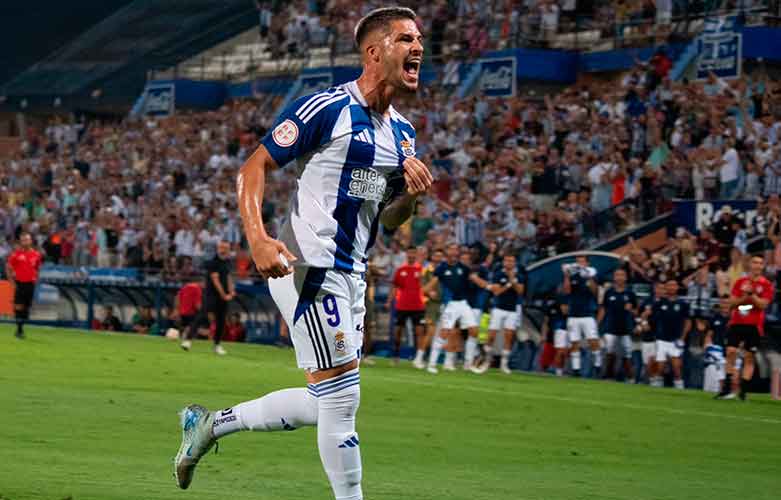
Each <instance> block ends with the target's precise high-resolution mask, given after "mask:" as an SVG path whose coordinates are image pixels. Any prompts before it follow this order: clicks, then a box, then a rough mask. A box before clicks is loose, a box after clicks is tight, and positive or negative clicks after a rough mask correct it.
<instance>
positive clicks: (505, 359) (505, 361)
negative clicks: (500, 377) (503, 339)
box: [502, 349, 510, 367]
mask: <svg viewBox="0 0 781 500" xmlns="http://www.w3.org/2000/svg"><path fill="white" fill-rule="evenodd" d="M502 366H507V367H509V366H510V351H508V350H507V349H504V350H502Z"/></svg>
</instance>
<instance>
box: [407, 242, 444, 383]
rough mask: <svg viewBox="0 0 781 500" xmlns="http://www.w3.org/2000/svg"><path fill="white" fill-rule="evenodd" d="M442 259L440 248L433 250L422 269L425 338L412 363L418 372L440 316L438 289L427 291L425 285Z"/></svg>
mask: <svg viewBox="0 0 781 500" xmlns="http://www.w3.org/2000/svg"><path fill="white" fill-rule="evenodd" d="M444 258H445V252H444V251H442V249H441V248H436V249H434V251H433V252H431V262H429V264H428V265H427V266H426V267H425V268H424V269H423V276H422V279H421V283H422V285H423V295H424V299H425V302H426V312H425V314H426V316H425V317H426V320H425V321H426V338H425V340H424V341H423V347H422V348H421V347H420V346H418V352H416V353H415V360H414V361H413V362H412V365H413V366H414V367H415V368H417V369H419V370H422V369H423V368H425V367H426V363H425V362H424V361H423V358H424V356H425V355H426V351H427V350H428V348H429V344H430V343H431V339H433V338H434V337H435V336H437V335H438V334H439V327H440V324H439V317H440V315H441V314H442V301H441V297H440V293H439V289H437V288H430V289H428V288H427V287H426V285H428V283H429V282H430V281H431V280H432V279H434V272H435V271H436V269H437V267H439V264H440V263H441V262H442V260H444Z"/></svg>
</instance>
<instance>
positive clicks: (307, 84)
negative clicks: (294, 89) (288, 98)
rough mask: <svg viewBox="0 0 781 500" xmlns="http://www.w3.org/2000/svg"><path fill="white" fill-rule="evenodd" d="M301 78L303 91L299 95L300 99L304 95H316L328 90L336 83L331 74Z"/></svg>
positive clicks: (302, 76) (305, 75)
mask: <svg viewBox="0 0 781 500" xmlns="http://www.w3.org/2000/svg"><path fill="white" fill-rule="evenodd" d="M300 78H301V90H300V91H299V93H298V96H299V97H300V96H302V95H309V94H314V93H315V92H317V91H319V90H324V89H327V88H328V87H331V86H332V85H333V81H334V78H333V74H332V73H331V72H328V73H317V74H311V75H307V74H303V75H301V77H300Z"/></svg>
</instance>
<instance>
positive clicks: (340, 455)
mask: <svg viewBox="0 0 781 500" xmlns="http://www.w3.org/2000/svg"><path fill="white" fill-rule="evenodd" d="M359 381H360V379H359V378H358V369H357V368H356V369H355V370H351V371H349V372H347V373H345V374H343V375H340V376H339V377H336V378H332V379H329V380H326V381H324V382H320V383H319V384H316V392H317V394H318V396H317V409H318V411H317V447H318V449H319V450H320V460H321V461H322V462H323V468H324V469H325V473H326V475H327V476H328V480H329V481H330V482H331V488H332V489H333V491H334V496H335V497H336V500H362V499H363V492H362V491H361V475H362V471H361V451H360V446H359V445H360V442H359V440H358V434H357V433H356V432H355V415H356V413H357V412H358V406H359V405H360V402H361V386H360V384H359Z"/></svg>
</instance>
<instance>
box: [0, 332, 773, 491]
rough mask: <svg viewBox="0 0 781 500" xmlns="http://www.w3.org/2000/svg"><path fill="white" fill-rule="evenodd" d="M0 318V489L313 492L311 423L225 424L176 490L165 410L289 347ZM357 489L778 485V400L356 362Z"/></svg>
mask: <svg viewBox="0 0 781 500" xmlns="http://www.w3.org/2000/svg"><path fill="white" fill-rule="evenodd" d="M28 330H29V331H28V338H27V339H26V340H24V341H18V340H16V339H14V338H13V331H12V329H11V328H10V327H7V326H2V327H0V499H2V500H9V499H10V500H23V499H52V500H64V499H72V500H87V499H94V500H110V499H117V500H119V499H122V500H128V499H139V500H151V499H155V500H158V499H160V500H165V499H192V500H196V499H208V500H214V499H216V498H226V499H230V500H238V499H253V500H272V499H273V500H297V499H301V500H304V499H306V500H313V499H316V500H319V499H324V500H327V499H329V498H332V497H331V493H330V487H329V486H328V483H327V480H326V478H325V474H324V472H323V471H322V468H321V466H320V461H319V458H318V454H317V448H316V437H315V430H314V429H313V428H308V429H299V430H297V431H295V432H282V433H239V434H235V435H232V436H229V437H227V438H225V439H223V440H222V441H221V442H220V444H221V446H220V453H219V454H217V455H214V454H213V453H212V454H210V455H208V456H207V457H205V458H204V460H203V461H202V462H201V464H200V466H199V468H198V470H197V473H196V476H195V480H194V482H193V484H192V486H191V487H190V489H189V490H187V491H180V490H178V489H177V488H176V486H175V483H174V480H173V478H172V467H171V459H172V457H173V456H174V454H175V453H176V450H177V447H178V446H179V439H180V429H179V425H178V417H177V411H178V410H179V409H181V408H182V407H183V406H185V405H186V404H187V403H190V402H198V403H201V404H204V405H206V406H208V407H209V408H212V409H219V408H223V407H227V406H231V405H232V404H235V403H237V402H240V401H244V400H247V399H253V398H255V397H258V396H260V395H262V394H264V393H266V392H269V391H272V390H275V389H280V388H284V387H294V386H302V385H303V384H304V382H303V377H302V374H301V373H300V372H299V371H298V370H297V369H295V361H294V358H293V354H292V352H291V351H284V350H280V349H277V348H273V347H261V346H255V345H228V346H227V348H228V350H229V355H228V356H226V357H224V358H218V357H216V356H214V355H213V354H212V353H211V351H210V350H209V346H208V345H207V344H205V343H196V345H195V347H194V350H193V352H190V353H185V352H182V351H181V350H180V349H179V347H178V346H177V344H176V343H175V342H171V341H168V340H165V339H160V338H148V337H139V336H133V335H130V334H127V335H122V334H96V333H85V332H76V331H67V330H55V329H48V328H38V329H33V328H29V329H28ZM361 384H362V395H361V398H362V399H361V409H360V412H359V415H358V431H359V433H360V436H361V448H362V455H363V468H364V492H365V496H366V498H367V500H384V499H387V500H391V499H392V500H399V499H404V500H407V499H415V500H429V499H431V500H434V499H436V500H441V499H448V500H488V499H491V500H493V499H500V500H510V499H513V500H515V499H523V500H526V499H528V500H576V499H589V500H594V499H616V500H619V499H620V500H626V499H633V500H664V499H671V500H673V499H674V500H680V499H685V500H695V499H707V500H720V499H725V500H726V499H730V500H732V499H735V498H751V499H752V500H760V499H771V498H772V499H777V498H779V494H780V493H779V492H780V491H781V465H779V464H781V404H779V403H778V402H774V401H771V400H770V399H769V398H768V397H766V396H757V395H754V396H753V397H752V398H751V400H750V401H749V402H748V403H745V404H741V403H739V402H716V401H712V400H711V399H710V396H709V395H706V394H703V393H700V392H694V391H685V392H677V391H674V390H670V389H651V388H647V387H639V386H626V385H622V384H616V383H604V382H597V381H586V380H573V379H563V380H562V379H554V378H550V377H541V376H532V375H521V374H516V375H513V376H502V375H501V374H498V373H492V374H489V375H485V376H483V377H479V376H476V375H472V374H466V373H455V374H444V373H443V374H440V375H439V376H432V375H429V374H427V373H421V372H418V371H417V370H414V369H413V368H412V367H411V366H410V365H409V364H403V365H402V366H401V367H398V368H393V367H390V366H389V365H388V363H387V362H385V361H384V360H381V361H379V362H378V366H377V367H370V368H365V369H363V375H362V377H361Z"/></svg>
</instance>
